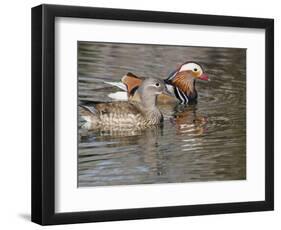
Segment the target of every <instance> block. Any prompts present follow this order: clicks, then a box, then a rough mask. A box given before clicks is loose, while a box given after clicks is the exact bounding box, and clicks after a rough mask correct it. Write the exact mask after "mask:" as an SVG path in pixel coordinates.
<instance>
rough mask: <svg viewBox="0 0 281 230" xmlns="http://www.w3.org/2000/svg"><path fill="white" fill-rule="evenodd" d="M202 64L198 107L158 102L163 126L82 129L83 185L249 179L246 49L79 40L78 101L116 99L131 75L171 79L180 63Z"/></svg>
mask: <svg viewBox="0 0 281 230" xmlns="http://www.w3.org/2000/svg"><path fill="white" fill-rule="evenodd" d="M188 60H194V61H196V62H199V63H201V64H202V65H203V66H204V68H205V71H206V73H207V74H208V75H209V77H210V78H211V82H207V83H206V82H199V81H197V84H196V86H197V90H198V93H199V98H198V103H197V104H196V105H188V106H181V105H175V104H173V105H159V107H160V109H161V111H162V112H163V114H164V116H165V120H164V124H163V126H162V127H152V128H149V129H146V130H143V131H136V130H132V131H130V130H126V131H122V130H115V131H111V132H104V131H103V132H101V131H86V130H82V129H79V151H78V186H99V185H103V186H104V185H125V184H147V183H170V182H191V181H214V180H241V179H245V178H246V50H244V49H227V48H204V47H179V46H157V45H156V46H155V45H133V44H131V45H128V44H110V43H92V42H79V43H78V94H79V102H84V101H87V102H89V101H91V102H93V103H94V102H100V101H111V99H110V98H109V97H108V96H107V95H108V93H112V92H116V91H118V89H117V88H114V87H111V86H109V85H106V84H104V83H103V80H108V81H118V80H120V78H121V77H122V76H123V75H124V74H126V73H127V72H133V73H135V74H137V75H140V76H149V77H159V78H165V77H166V76H167V75H168V73H169V72H171V71H172V70H173V69H174V68H176V66H177V65H179V64H181V63H183V62H186V61H188Z"/></svg>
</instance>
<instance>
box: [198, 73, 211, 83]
mask: <svg viewBox="0 0 281 230" xmlns="http://www.w3.org/2000/svg"><path fill="white" fill-rule="evenodd" d="M198 79H200V80H202V81H210V79H209V77H208V75H207V74H205V73H202V74H201V76H200V77H198Z"/></svg>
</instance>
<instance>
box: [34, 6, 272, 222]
mask: <svg viewBox="0 0 281 230" xmlns="http://www.w3.org/2000/svg"><path fill="white" fill-rule="evenodd" d="M273 31H274V22H273V19H261V18H246V17H230V16H214V15H201V14H183V13H171V12H153V11H138V10H125V9H108V8H92V7H76V6H58V5H40V6H37V7H34V8H33V9H32V221H33V222H36V223H38V224H42V225H51V224H67V223H82V222H98V221H113V220H129V219H142V218H160V217H176V216H192V215H205V214H221V213H236V212H251V211H266V210H273V207H274V201H273V200H274V196H273V192H274V187H273V181H274V177H273V176H274V175H273V171H274V168H273V166H274V164H273V152H274V129H273V124H274V92H273V90H274V76H273V74H274V53H273V52H274V35H273Z"/></svg>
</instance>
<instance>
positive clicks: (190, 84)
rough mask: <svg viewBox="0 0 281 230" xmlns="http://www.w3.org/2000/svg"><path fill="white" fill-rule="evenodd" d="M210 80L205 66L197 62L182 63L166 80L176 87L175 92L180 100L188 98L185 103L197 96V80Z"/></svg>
mask: <svg viewBox="0 0 281 230" xmlns="http://www.w3.org/2000/svg"><path fill="white" fill-rule="evenodd" d="M197 79H198V80H202V81H209V77H208V75H207V74H206V73H205V72H204V70H203V67H202V66H201V65H200V64H198V63H196V62H185V63H184V64H182V65H180V66H179V67H178V68H177V69H176V70H175V71H174V72H172V73H171V74H170V76H169V77H168V78H167V79H166V80H165V82H166V83H167V84H170V85H173V86H174V87H175V94H176V96H177V95H179V96H177V97H179V99H180V100H182V99H181V98H183V99H186V100H185V101H184V103H186V102H190V101H191V100H193V99H196V98H197V91H196V89H195V80H197ZM185 97H186V98H185Z"/></svg>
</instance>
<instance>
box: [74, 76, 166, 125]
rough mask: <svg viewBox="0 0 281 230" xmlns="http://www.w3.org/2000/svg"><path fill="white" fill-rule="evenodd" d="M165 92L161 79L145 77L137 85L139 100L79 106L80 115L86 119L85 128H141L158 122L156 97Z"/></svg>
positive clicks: (161, 117)
mask: <svg viewBox="0 0 281 230" xmlns="http://www.w3.org/2000/svg"><path fill="white" fill-rule="evenodd" d="M161 93H167V94H169V92H168V91H167V88H166V86H165V83H164V81H163V80H160V79H155V78H146V79H144V80H143V81H142V83H141V84H140V86H139V87H138V94H139V97H140V101H139V102H137V101H127V102H125V101H123V102H122V101H119V102H118V101H117V102H110V103H99V104H96V105H95V106H94V107H92V108H90V107H85V106H80V109H79V112H80V116H81V117H82V118H83V119H84V120H85V121H86V122H85V124H84V125H83V127H84V128H87V129H100V128H101V129H103V130H106V129H112V127H114V128H123V129H124V128H125V129H126V128H127V129H130V128H134V129H142V128H145V127H148V126H151V125H157V124H160V123H161V122H162V121H163V115H162V113H161V112H160V110H159V109H158V108H157V106H156V98H157V96H158V95H160V94H161Z"/></svg>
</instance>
